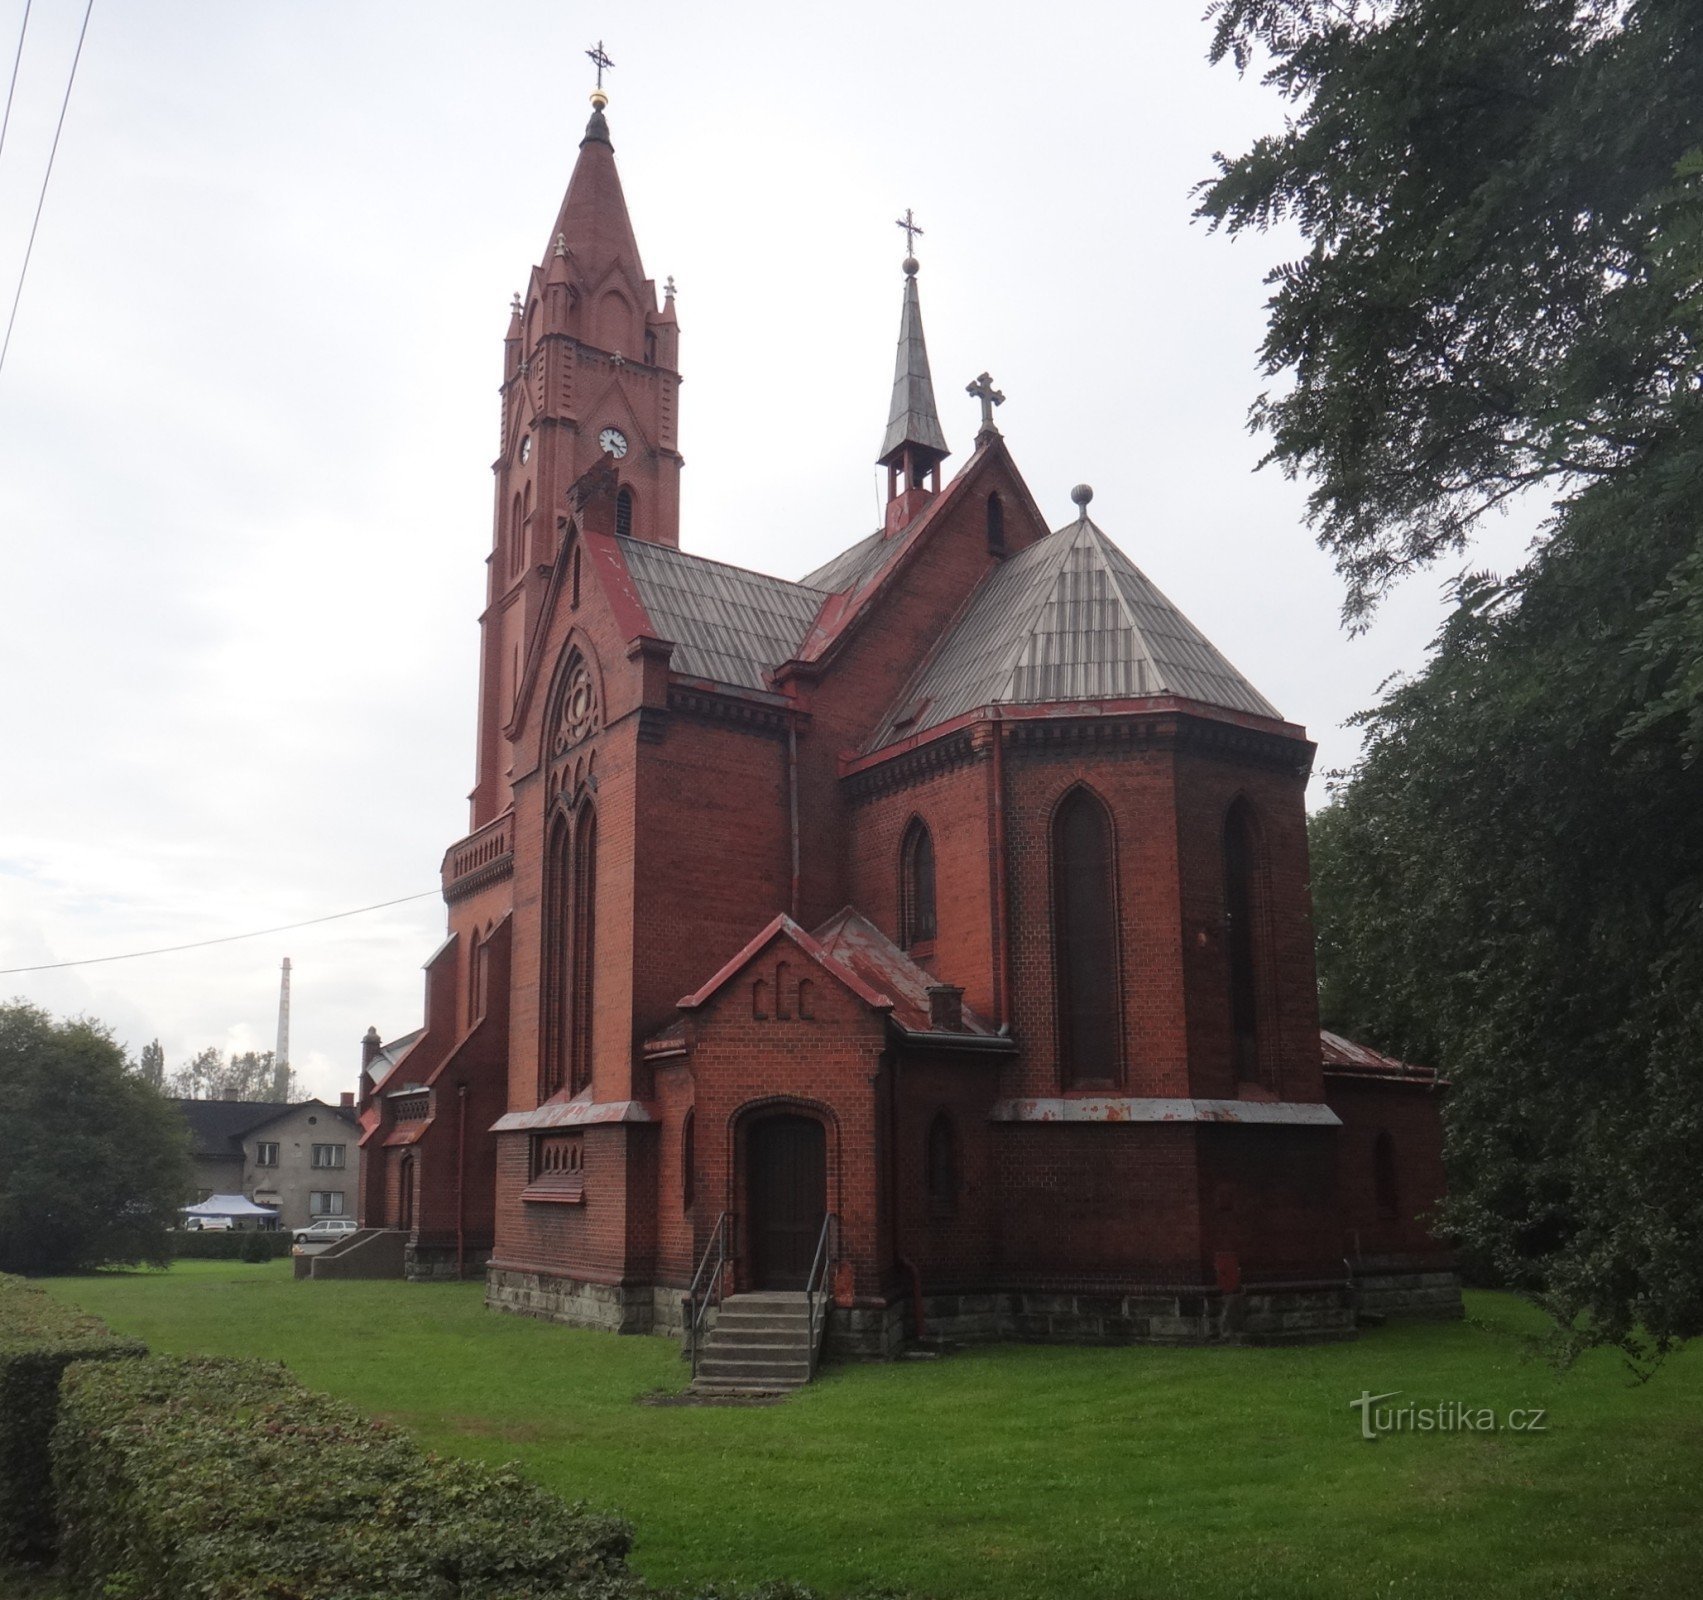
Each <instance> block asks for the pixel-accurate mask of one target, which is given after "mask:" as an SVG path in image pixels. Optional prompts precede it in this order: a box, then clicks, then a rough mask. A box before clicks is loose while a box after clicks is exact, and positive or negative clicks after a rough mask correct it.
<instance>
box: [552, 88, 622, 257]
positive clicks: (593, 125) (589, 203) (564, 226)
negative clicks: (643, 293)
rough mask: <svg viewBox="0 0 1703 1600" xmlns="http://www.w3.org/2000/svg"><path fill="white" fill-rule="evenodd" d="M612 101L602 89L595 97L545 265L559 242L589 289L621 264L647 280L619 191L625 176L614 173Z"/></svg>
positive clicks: (594, 94) (554, 228) (557, 215)
mask: <svg viewBox="0 0 1703 1600" xmlns="http://www.w3.org/2000/svg"><path fill="white" fill-rule="evenodd" d="M608 104H609V97H608V96H607V95H606V94H604V92H603V91H602V90H601V89H598V90H596V91H594V92H593V94H592V97H591V119H590V120H589V121H588V122H587V123H586V125H585V137H584V138H582V139H581V140H580V144H579V160H577V161H576V162H575V163H574V172H573V176H572V177H571V178H570V179H569V180H568V192H567V193H566V194H565V195H564V196H563V197H562V209H561V210H560V211H559V212H557V213H556V223H555V226H554V227H552V228H551V230H550V241H549V244H548V245H547V246H546V248H545V253H544V256H543V260H544V261H545V263H546V264H548V262H549V261H550V260H551V258H552V255H553V253H554V252H555V250H556V247H557V243H558V241H563V242H565V245H566V248H567V249H568V250H570V251H572V252H573V256H574V263H575V267H576V273H575V275H576V276H577V277H578V278H579V279H580V280H581V281H582V282H584V283H586V284H587V285H591V284H595V283H597V282H598V281H600V280H601V279H602V277H603V276H604V274H605V273H606V272H608V270H609V269H610V267H612V266H614V265H615V264H616V263H617V262H619V263H621V264H622V265H623V266H625V267H627V268H628V269H629V271H630V272H631V273H632V275H633V278H634V280H635V282H642V281H643V279H644V275H645V272H644V266H643V265H642V263H641V262H640V260H639V246H638V240H637V239H635V238H634V236H633V224H632V221H631V219H630V218H629V217H628V216H627V197H626V195H625V194H623V193H622V190H621V175H620V173H619V172H617V171H616V170H615V146H614V145H613V144H612V143H611V142H610V139H609V121H608V119H607V118H606V117H605V116H604V115H603V109H604V107H605V106H607V105H608Z"/></svg>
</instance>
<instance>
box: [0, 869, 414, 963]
mask: <svg viewBox="0 0 1703 1600" xmlns="http://www.w3.org/2000/svg"><path fill="white" fill-rule="evenodd" d="M440 893H442V891H441V890H438V889H427V890H426V891H425V893H423V894H405V895H403V896H402V898H401V899H400V900H380V901H379V902H378V904H377V905H372V906H356V907H355V909H354V910H353V911H333V912H332V913H331V914H330V915H329V916H325V917H309V918H308V919H307V921H306V922H286V923H284V924H283V925H282V926H280V927H277V928H256V929H255V930H254V931H253V932H252V933H227V934H225V935H224V937H223V938H219V939H197V940H196V941H195V942H194V943H193V944H167V945H161V946H160V948H159V949H157V950H127V951H125V953H124V954H123V955H121V956H89V957H88V958H87V959H86V960H83V961H49V962H46V963H45V964H44V965H42V966H39V967H0V978H10V977H12V976H14V975H15V974H17V973H20V972H57V971H58V970H59V969H60V968H61V967H98V966H100V965H101V963H102V962H104V961H135V960H137V959H139V958H140V957H142V956H170V955H176V954H177V953H178V951H180V950H205V949H206V948H207V947H208V945H213V944H235V943H236V942H237V941H238V940H239V939H259V938H262V937H264V936H265V935H266V934H269V933H293V932H295V930H296V929H297V928H312V927H317V926H318V925H319V924H320V923H322V922H337V921H339V920H340V919H341V918H343V917H359V916H362V915H364V914H365V913H366V912H368V911H384V910H387V909H388V908H389V907H391V906H405V905H407V904H408V903H409V901H411V900H430V899H432V898H433V897H434V896H436V895H438V894H440Z"/></svg>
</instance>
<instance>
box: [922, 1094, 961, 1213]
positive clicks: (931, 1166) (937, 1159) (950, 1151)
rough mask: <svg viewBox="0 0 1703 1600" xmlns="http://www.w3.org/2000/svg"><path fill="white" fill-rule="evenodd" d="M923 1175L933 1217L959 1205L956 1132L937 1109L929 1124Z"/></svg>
mask: <svg viewBox="0 0 1703 1600" xmlns="http://www.w3.org/2000/svg"><path fill="white" fill-rule="evenodd" d="M924 1174H925V1181H926V1184H927V1187H928V1208H929V1210H930V1211H932V1212H933V1213H934V1214H935V1215H936V1216H940V1215H944V1214H948V1213H950V1212H951V1211H953V1210H954V1209H955V1208H956V1206H957V1204H958V1131H957V1129H955V1128H954V1127H953V1126H952V1118H951V1117H950V1116H949V1115H948V1114H947V1113H946V1112H944V1111H939V1112H936V1113H935V1117H934V1120H933V1121H932V1122H931V1123H929V1125H928V1148H927V1151H926V1152H925V1164H924Z"/></svg>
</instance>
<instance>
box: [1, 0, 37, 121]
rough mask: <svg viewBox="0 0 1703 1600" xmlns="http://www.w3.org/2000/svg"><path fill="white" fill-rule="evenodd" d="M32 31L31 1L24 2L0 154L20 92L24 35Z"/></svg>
mask: <svg viewBox="0 0 1703 1600" xmlns="http://www.w3.org/2000/svg"><path fill="white" fill-rule="evenodd" d="M29 31H30V0H24V25H23V26H22V27H21V28H19V29H18V53H17V54H16V55H15V56H13V57H12V83H11V86H10V87H9V88H8V89H7V90H6V117H5V120H4V121H0V153H4V151H5V149H6V130H7V129H8V128H9V127H11V126H12V96H13V95H15V94H16V93H17V92H18V65H19V63H20V62H22V61H23V59H24V35H25V34H26V33H28V32H29Z"/></svg>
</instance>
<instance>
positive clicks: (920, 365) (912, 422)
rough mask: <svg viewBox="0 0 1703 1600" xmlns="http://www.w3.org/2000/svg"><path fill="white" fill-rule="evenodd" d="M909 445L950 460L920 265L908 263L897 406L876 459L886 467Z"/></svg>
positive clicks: (897, 364) (895, 384) (896, 377)
mask: <svg viewBox="0 0 1703 1600" xmlns="http://www.w3.org/2000/svg"><path fill="white" fill-rule="evenodd" d="M907 444H912V445H920V446H921V447H922V448H923V449H924V450H927V451H930V452H932V453H933V454H935V455H940V456H946V455H950V454H951V453H952V452H951V451H950V450H949V449H948V448H947V444H946V435H945V434H944V433H942V432H941V431H940V413H939V412H938V411H936V410H935V407H934V380H933V378H931V377H930V376H929V371H928V346H927V345H926V344H925V343H924V342H923V337H922V302H921V301H920V300H918V298H917V264H916V262H914V261H910V260H907V261H906V262H905V303H904V309H903V310H902V311H901V312H900V313H899V350H898V354H897V356H896V357H895V359H894V362H893V404H892V408H891V409H890V410H889V411H888V413H887V436H886V438H884V439H883V440H882V441H881V454H880V455H878V456H877V457H876V458H875V459H876V460H877V461H879V462H881V463H882V465H884V466H885V465H886V464H887V462H888V458H889V457H892V456H897V455H898V453H899V451H900V450H902V449H903V448H904V447H905V446H906V445H907Z"/></svg>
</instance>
